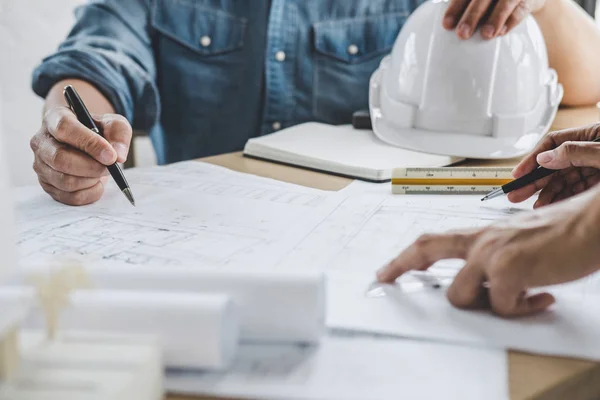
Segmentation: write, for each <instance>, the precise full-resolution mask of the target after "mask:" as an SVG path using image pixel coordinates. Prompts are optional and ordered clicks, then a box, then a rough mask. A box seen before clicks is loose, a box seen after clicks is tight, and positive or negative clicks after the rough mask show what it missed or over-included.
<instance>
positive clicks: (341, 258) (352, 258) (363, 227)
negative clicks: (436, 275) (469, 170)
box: [284, 195, 527, 277]
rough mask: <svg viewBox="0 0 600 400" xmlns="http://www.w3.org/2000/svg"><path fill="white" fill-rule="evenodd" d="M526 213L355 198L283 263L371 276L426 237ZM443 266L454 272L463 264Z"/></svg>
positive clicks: (439, 199)
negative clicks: (423, 236)
mask: <svg viewBox="0 0 600 400" xmlns="http://www.w3.org/2000/svg"><path fill="white" fill-rule="evenodd" d="M526 209H527V208H526V206H523V207H514V206H510V205H509V204H508V202H503V201H498V202H495V203H493V204H492V205H482V203H481V202H480V200H479V198H478V196H433V195H416V196H402V195H389V196H360V195H350V196H349V197H347V198H346V199H344V201H343V202H342V203H341V204H340V206H339V207H337V208H336V210H335V211H334V212H333V213H332V214H331V215H330V216H329V217H328V218H327V219H325V220H324V221H323V222H322V223H321V224H319V226H318V227H317V228H316V229H315V230H314V231H313V232H312V233H311V235H310V236H308V237H306V238H305V239H304V240H303V241H302V242H301V243H299V244H298V245H297V246H296V247H295V248H294V252H293V253H291V254H290V255H289V256H288V257H287V258H286V260H285V261H284V264H285V266H287V267H289V268H297V267H300V266H301V265H312V266H315V267H317V268H320V269H323V270H326V271H344V274H346V275H347V274H349V273H357V274H368V275H369V276H371V277H372V276H374V272H375V271H376V270H377V269H378V268H380V267H382V266H383V265H384V264H385V263H386V262H388V261H390V260H391V259H392V258H393V257H395V256H397V255H398V253H399V252H400V251H401V250H402V249H404V248H405V247H407V246H408V245H410V244H411V243H412V242H413V241H414V240H415V239H417V238H418V237H419V236H420V235H421V234H423V233H435V232H445V231H448V230H454V229H461V228H476V227H480V226H485V225H489V224H491V223H493V222H494V221H495V220H497V219H499V218H504V217H507V216H509V215H512V214H515V213H517V212H522V211H525V210H526ZM443 265H446V266H453V269H454V270H455V269H456V266H460V265H462V264H461V263H458V264H457V263H456V262H454V263H441V264H440V267H441V266H443ZM440 267H438V268H440Z"/></svg>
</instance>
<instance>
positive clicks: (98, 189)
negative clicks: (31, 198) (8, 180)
mask: <svg viewBox="0 0 600 400" xmlns="http://www.w3.org/2000/svg"><path fill="white" fill-rule="evenodd" d="M107 180H108V177H103V178H101V179H100V180H99V181H98V182H97V183H96V184H95V185H94V186H92V187H90V188H87V189H83V190H78V191H75V192H65V191H62V190H60V189H58V188H56V187H55V186H52V185H51V184H49V183H47V182H44V181H42V180H41V179H40V185H41V186H42V188H43V189H44V191H45V192H46V193H48V194H49V195H50V196H52V198H53V199H54V200H56V201H58V202H60V203H64V204H67V205H70V206H83V205H87V204H91V203H94V202H96V201H98V200H99V199H100V197H101V196H102V193H103V192H104V184H105V183H106V181H107Z"/></svg>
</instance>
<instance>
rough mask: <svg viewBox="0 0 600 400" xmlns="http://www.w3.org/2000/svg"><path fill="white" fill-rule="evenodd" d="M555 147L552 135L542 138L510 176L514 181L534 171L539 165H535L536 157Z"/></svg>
mask: <svg viewBox="0 0 600 400" xmlns="http://www.w3.org/2000/svg"><path fill="white" fill-rule="evenodd" d="M556 146H557V144H556V142H555V138H554V137H553V136H552V134H550V135H548V136H546V137H544V138H543V139H542V140H541V141H540V142H539V143H538V144H537V146H535V148H534V149H533V150H532V151H531V153H530V154H529V155H527V156H526V157H525V158H524V159H523V160H522V161H521V162H520V163H519V164H517V166H516V167H515V168H514V169H513V171H512V175H513V176H514V177H515V179H518V178H521V177H523V176H525V175H527V174H528V173H530V172H531V171H533V170H534V169H536V168H537V167H538V166H539V165H538V163H537V155H538V154H540V153H543V152H546V151H548V150H551V149H553V148H555V147H556Z"/></svg>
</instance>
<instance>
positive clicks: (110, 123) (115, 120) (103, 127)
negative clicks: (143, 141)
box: [96, 114, 133, 163]
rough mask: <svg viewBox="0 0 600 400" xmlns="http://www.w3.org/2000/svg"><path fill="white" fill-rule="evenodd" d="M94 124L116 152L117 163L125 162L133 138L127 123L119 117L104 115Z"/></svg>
mask: <svg viewBox="0 0 600 400" xmlns="http://www.w3.org/2000/svg"><path fill="white" fill-rule="evenodd" d="M96 122H97V124H98V129H100V131H101V132H102V135H103V136H104V138H105V139H106V140H107V141H108V142H109V143H110V144H111V145H112V147H113V148H114V149H115V151H116V152H117V161H118V162H121V163H123V162H125V161H126V160H127V156H128V154H129V147H130V145H131V138H132V136H133V130H132V128H131V125H130V124H129V121H127V119H126V118H125V117H123V116H121V115H117V114H105V115H102V116H100V117H99V118H98V119H97V121H96Z"/></svg>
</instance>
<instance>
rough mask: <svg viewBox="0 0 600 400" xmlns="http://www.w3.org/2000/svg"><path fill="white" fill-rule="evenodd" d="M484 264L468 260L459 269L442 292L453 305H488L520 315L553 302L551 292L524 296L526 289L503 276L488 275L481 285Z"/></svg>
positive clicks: (501, 312)
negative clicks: (450, 283)
mask: <svg viewBox="0 0 600 400" xmlns="http://www.w3.org/2000/svg"><path fill="white" fill-rule="evenodd" d="M485 267H486V264H485V263H482V262H478V261H473V260H469V261H468V262H467V265H465V267H464V268H463V269H462V270H460V272H459V273H458V274H457V275H456V278H455V279H454V282H452V285H450V287H449V288H448V291H447V293H446V296H447V297H448V300H449V301H450V303H451V304H452V305H453V306H455V307H457V308H461V309H482V308H490V309H491V310H492V311H493V312H494V313H496V314H498V315H500V316H502V317H520V316H526V315H531V314H535V313H538V312H541V311H544V310H545V309H547V308H548V307H550V306H551V305H552V304H553V303H554V301H555V299H554V297H553V296H552V295H551V294H549V293H540V294H536V295H533V296H527V291H526V290H524V289H523V288H522V287H521V286H520V285H515V284H513V283H512V282H510V281H509V280H506V279H505V278H504V277H491V278H490V281H489V282H488V284H487V287H485V286H484V282H485V279H486V273H485ZM496 268H497V267H496ZM505 270H507V268H505ZM509 279H510V277H509Z"/></svg>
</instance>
